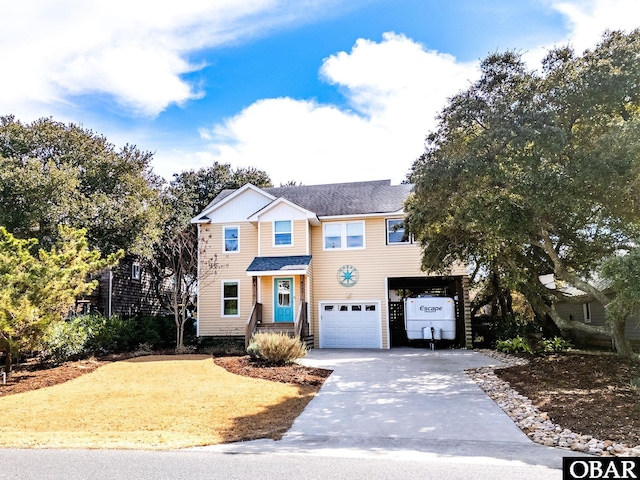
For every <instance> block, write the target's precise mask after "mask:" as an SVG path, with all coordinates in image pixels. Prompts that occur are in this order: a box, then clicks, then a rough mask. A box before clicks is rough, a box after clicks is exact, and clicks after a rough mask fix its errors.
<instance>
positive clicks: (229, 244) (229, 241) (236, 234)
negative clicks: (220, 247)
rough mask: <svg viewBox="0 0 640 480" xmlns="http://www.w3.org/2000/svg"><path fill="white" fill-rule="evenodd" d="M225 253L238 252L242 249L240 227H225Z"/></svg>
mask: <svg viewBox="0 0 640 480" xmlns="http://www.w3.org/2000/svg"><path fill="white" fill-rule="evenodd" d="M223 238H224V240H223V241H224V251H225V252H237V251H239V249H240V245H239V239H240V229H239V228H238V227H223Z"/></svg>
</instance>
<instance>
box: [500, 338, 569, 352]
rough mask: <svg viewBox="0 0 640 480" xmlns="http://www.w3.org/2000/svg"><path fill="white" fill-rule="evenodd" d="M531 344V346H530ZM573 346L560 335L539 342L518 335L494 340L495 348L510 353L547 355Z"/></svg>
mask: <svg viewBox="0 0 640 480" xmlns="http://www.w3.org/2000/svg"><path fill="white" fill-rule="evenodd" d="M532 344H533V346H532ZM571 348H573V345H572V344H571V342H569V341H568V340H565V339H564V338H561V337H553V338H550V339H549V338H547V339H542V340H541V341H539V342H532V341H528V340H527V338H526V337H522V336H520V335H518V336H516V337H512V338H507V339H504V340H498V341H497V342H496V350H497V351H499V352H502V353H508V354H511V355H522V354H530V355H549V354H551V353H559V352H565V351H567V350H569V349H571Z"/></svg>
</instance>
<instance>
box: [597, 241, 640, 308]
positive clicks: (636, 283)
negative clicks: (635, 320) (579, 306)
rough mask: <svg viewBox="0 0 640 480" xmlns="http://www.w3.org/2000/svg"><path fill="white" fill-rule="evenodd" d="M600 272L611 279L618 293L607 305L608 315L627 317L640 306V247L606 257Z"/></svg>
mask: <svg viewBox="0 0 640 480" xmlns="http://www.w3.org/2000/svg"><path fill="white" fill-rule="evenodd" d="M599 273H600V274H601V275H602V277H603V278H606V279H608V280H609V281H610V288H611V289H612V290H613V291H614V292H615V294H616V295H615V297H614V299H613V300H612V301H611V302H610V303H609V304H608V305H607V316H609V317H613V318H622V319H626V318H627V317H628V316H629V315H630V314H631V313H632V312H633V311H634V310H635V309H637V308H638V307H639V306H640V249H639V248H637V247H636V248H632V249H630V250H628V251H627V252H625V254H620V255H614V256H612V257H610V258H608V259H606V260H605V261H604V262H603V263H602V265H601V266H600V270H599Z"/></svg>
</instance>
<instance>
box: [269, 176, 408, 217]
mask: <svg viewBox="0 0 640 480" xmlns="http://www.w3.org/2000/svg"><path fill="white" fill-rule="evenodd" d="M264 190H265V191H266V192H268V193H270V194H271V195H273V196H274V197H283V198H286V199H287V200H289V201H290V202H293V203H295V204H296V205H299V206H301V207H303V208H306V209H307V210H309V211H311V212H314V213H315V214H316V215H318V216H320V217H323V216H330V215H352V214H366V213H388V212H397V211H398V210H402V208H403V206H404V201H405V200H406V199H407V197H408V196H409V193H411V191H412V190H413V185H409V184H403V185H391V181H390V180H378V181H373V182H353V183H333V184H327V185H302V186H298V187H277V188H265V189H264Z"/></svg>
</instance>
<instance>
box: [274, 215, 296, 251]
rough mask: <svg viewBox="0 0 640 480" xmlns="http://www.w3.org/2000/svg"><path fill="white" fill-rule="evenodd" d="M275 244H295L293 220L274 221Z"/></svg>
mask: <svg viewBox="0 0 640 480" xmlns="http://www.w3.org/2000/svg"><path fill="white" fill-rule="evenodd" d="M273 244H274V245H276V246H291V245H293V222H292V221H291V220H276V221H275V222H273Z"/></svg>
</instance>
